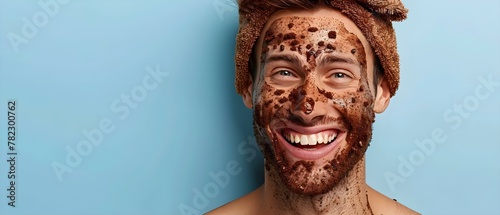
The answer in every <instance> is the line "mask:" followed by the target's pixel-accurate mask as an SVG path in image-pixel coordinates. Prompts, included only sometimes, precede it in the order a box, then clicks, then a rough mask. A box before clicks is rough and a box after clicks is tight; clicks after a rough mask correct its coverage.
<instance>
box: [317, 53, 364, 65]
mask: <svg viewBox="0 0 500 215" xmlns="http://www.w3.org/2000/svg"><path fill="white" fill-rule="evenodd" d="M330 63H348V64H353V65H359V63H358V62H357V61H355V60H353V59H352V58H346V57H340V56H335V55H323V56H321V57H320V61H319V63H318V66H324V65H327V64H330Z"/></svg>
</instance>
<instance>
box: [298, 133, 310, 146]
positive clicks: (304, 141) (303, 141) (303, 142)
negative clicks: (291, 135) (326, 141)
mask: <svg viewBox="0 0 500 215" xmlns="http://www.w3.org/2000/svg"><path fill="white" fill-rule="evenodd" d="M300 145H303V146H304V145H309V140H308V138H307V136H306V135H302V136H301V137H300Z"/></svg>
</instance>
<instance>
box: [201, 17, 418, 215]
mask: <svg viewBox="0 0 500 215" xmlns="http://www.w3.org/2000/svg"><path fill="white" fill-rule="evenodd" d="M256 51H257V59H258V62H257V68H258V72H257V75H256V78H255V80H254V82H253V84H252V85H250V86H249V87H248V90H247V91H246V92H245V93H244V95H243V101H244V103H245V105H246V106H247V107H249V108H253V110H254V130H255V135H256V139H257V142H258V144H259V146H260V148H261V150H262V152H263V154H264V157H265V183H264V185H262V186H261V187H260V188H258V189H257V190H255V191H254V192H252V193H250V194H248V195H246V196H244V197H242V198H240V199H238V200H236V201H234V202H231V203H229V204H227V205H225V206H223V207H221V208H219V209H216V210H214V211H212V212H210V213H209V214H417V213H416V212H414V211H412V210H410V209H408V208H406V207H404V206H403V205H401V204H399V203H398V202H396V201H394V200H392V199H389V198H387V197H385V196H383V195H382V194H380V193H378V192H377V191H375V190H373V189H372V188H370V187H369V186H368V185H366V182H365V163H364V154H365V151H366V149H367V147H368V144H369V142H370V140H371V132H372V123H373V122H374V118H375V113H381V112H383V111H384V110H385V109H386V108H387V106H388V104H389V100H390V92H389V89H388V85H387V82H386V81H385V80H384V79H383V78H381V80H380V81H379V82H378V85H377V86H374V85H373V61H374V54H373V51H372V49H371V47H370V45H369V44H368V42H367V40H366V38H365V37H364V36H363V34H362V33H361V31H360V30H359V29H358V28H357V27H356V25H355V24H354V23H353V22H352V21H351V20H349V19H348V18H347V17H345V16H344V15H343V14H341V13H340V12H338V11H336V10H333V9H331V8H319V9H317V10H312V11H310V10H309V11H279V12H277V13H275V14H273V15H272V16H271V17H270V19H269V21H268V23H267V24H266V26H265V28H264V30H263V33H262V35H261V37H260V38H259V41H258V43H257V49H256ZM375 88H376V89H377V90H376V91H375ZM374 92H377V93H376V94H375V93H374ZM320 132H323V133H327V134H336V137H335V139H334V140H332V141H330V142H329V144H318V145H317V146H301V145H300V144H294V143H292V142H293V141H289V140H287V139H289V134H298V135H301V134H304V135H311V134H317V133H320ZM323 133H321V134H323ZM302 142H303V141H302ZM297 148H299V149H300V150H307V153H300V150H296V149H297ZM306 148H307V149H306ZM310 150H317V151H318V152H319V151H321V152H322V153H321V156H311V153H310V152H311V151H310Z"/></svg>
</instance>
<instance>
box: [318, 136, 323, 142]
mask: <svg viewBox="0 0 500 215" xmlns="http://www.w3.org/2000/svg"><path fill="white" fill-rule="evenodd" d="M318 143H323V135H321V134H318Z"/></svg>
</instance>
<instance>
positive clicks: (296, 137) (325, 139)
mask: <svg viewBox="0 0 500 215" xmlns="http://www.w3.org/2000/svg"><path fill="white" fill-rule="evenodd" d="M284 136H285V139H287V140H288V141H289V142H290V143H297V144H300V145H303V146H305V145H311V146H314V145H318V144H327V143H330V142H332V141H333V140H334V139H335V137H336V136H337V134H336V133H334V134H332V135H328V134H325V133H323V132H321V133H318V134H310V135H305V134H302V135H301V134H287V135H284Z"/></svg>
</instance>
